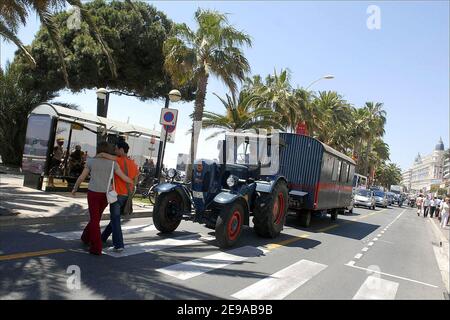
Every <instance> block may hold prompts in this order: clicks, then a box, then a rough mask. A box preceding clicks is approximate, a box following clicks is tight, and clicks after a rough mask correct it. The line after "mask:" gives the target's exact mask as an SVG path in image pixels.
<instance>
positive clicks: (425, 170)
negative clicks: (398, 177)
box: [402, 138, 450, 191]
mask: <svg viewBox="0 0 450 320" xmlns="http://www.w3.org/2000/svg"><path fill="white" fill-rule="evenodd" d="M444 152H445V148H444V143H443V142H442V138H441V139H439V142H438V143H437V144H436V146H435V148H434V150H433V152H432V153H431V154H429V155H427V156H421V155H420V154H418V155H417V157H416V159H415V160H414V164H413V165H412V166H411V168H409V169H408V170H406V171H404V172H403V173H402V178H403V181H402V183H403V185H404V186H405V187H407V188H408V190H414V191H429V190H430V189H431V186H432V185H435V184H441V183H442V181H443V176H444ZM449 172H450V168H449Z"/></svg>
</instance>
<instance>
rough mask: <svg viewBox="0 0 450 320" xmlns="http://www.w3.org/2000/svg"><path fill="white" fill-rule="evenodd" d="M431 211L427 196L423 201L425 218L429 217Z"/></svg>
mask: <svg viewBox="0 0 450 320" xmlns="http://www.w3.org/2000/svg"><path fill="white" fill-rule="evenodd" d="M429 211H430V198H428V196H425V197H424V199H423V216H424V218H425V217H428V213H429Z"/></svg>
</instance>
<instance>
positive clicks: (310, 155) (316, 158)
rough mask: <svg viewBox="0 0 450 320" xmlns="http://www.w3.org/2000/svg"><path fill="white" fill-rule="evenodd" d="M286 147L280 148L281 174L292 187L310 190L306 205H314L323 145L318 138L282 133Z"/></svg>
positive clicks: (310, 206) (309, 206)
mask: <svg viewBox="0 0 450 320" xmlns="http://www.w3.org/2000/svg"><path fill="white" fill-rule="evenodd" d="M280 138H281V139H283V140H284V141H285V142H286V147H284V148H281V150H280V170H279V174H281V175H283V176H285V177H286V178H287V180H288V183H289V185H290V188H291V189H293V190H300V191H306V192H308V196H307V199H306V207H308V208H312V207H313V205H314V195H315V189H316V186H317V184H318V183H319V177H320V170H321V165H322V156H323V151H324V148H323V145H322V144H321V143H320V142H319V141H318V140H316V139H314V138H311V137H308V136H302V135H297V134H290V133H281V134H280Z"/></svg>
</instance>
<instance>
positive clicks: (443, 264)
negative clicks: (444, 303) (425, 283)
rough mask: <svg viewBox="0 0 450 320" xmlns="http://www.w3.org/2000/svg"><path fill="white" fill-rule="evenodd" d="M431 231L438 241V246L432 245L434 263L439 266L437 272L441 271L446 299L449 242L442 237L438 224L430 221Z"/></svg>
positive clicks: (448, 289) (449, 289) (449, 292)
mask: <svg viewBox="0 0 450 320" xmlns="http://www.w3.org/2000/svg"><path fill="white" fill-rule="evenodd" d="M430 222H431V225H432V226H433V227H432V230H433V233H434V235H435V236H436V238H437V239H438V240H439V244H435V245H433V250H434V254H435V257H436V262H437V264H438V266H439V270H440V271H441V275H442V280H443V282H444V285H445V289H446V290H447V298H448V296H449V294H450V288H449V286H450V285H449V282H450V279H449V272H450V271H449V241H448V240H447V238H446V237H445V236H444V234H443V232H442V229H441V228H440V226H439V224H438V222H436V220H434V219H432V220H431V221H430Z"/></svg>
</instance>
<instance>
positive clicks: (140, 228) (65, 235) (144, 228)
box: [40, 224, 156, 241]
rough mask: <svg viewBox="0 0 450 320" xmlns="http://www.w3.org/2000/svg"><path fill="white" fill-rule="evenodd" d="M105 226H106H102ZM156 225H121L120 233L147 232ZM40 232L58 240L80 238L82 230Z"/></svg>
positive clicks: (153, 229) (154, 228) (152, 229)
mask: <svg viewBox="0 0 450 320" xmlns="http://www.w3.org/2000/svg"><path fill="white" fill-rule="evenodd" d="M104 227H106V226H104ZM155 230H156V227H155V226H154V225H152V224H151V225H148V224H144V225H137V226H123V227H122V233H123V234H124V235H126V234H135V233H139V232H148V231H155ZM40 234H43V235H46V236H51V237H54V238H58V239H60V240H66V241H69V240H80V238H81V235H82V234H83V230H76V231H66V232H51V233H46V232H40Z"/></svg>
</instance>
